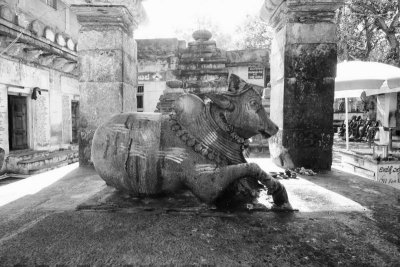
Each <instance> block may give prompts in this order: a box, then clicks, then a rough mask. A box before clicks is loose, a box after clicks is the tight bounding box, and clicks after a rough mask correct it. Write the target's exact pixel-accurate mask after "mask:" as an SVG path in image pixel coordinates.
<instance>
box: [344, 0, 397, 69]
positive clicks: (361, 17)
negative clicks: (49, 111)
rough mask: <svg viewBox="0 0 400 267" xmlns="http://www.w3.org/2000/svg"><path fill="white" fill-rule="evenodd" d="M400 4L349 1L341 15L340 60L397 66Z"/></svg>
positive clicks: (384, 0) (359, 0) (358, 0)
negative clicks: (377, 62)
mask: <svg viewBox="0 0 400 267" xmlns="http://www.w3.org/2000/svg"><path fill="white" fill-rule="evenodd" d="M399 7H400V0H380V1H372V0H347V1H346V4H345V6H344V7H343V8H341V9H340V10H339V12H338V39H339V44H338V54H339V60H340V61H342V60H355V59H357V60H368V61H379V62H385V63H388V64H392V65H396V66H398V65H399V64H400V60H399V58H400V49H399V31H398V28H399V23H400V22H399V17H400V13H399Z"/></svg>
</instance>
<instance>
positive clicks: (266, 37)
mask: <svg viewBox="0 0 400 267" xmlns="http://www.w3.org/2000/svg"><path fill="white" fill-rule="evenodd" d="M236 34H237V37H236V41H235V46H236V47H237V49H251V48H264V49H270V48H271V41H272V36H273V35H272V29H271V27H269V26H268V24H266V23H265V22H263V21H262V20H261V19H260V18H259V16H250V15H248V16H247V17H246V19H245V21H244V23H243V25H241V26H239V27H238V28H237V30H236Z"/></svg>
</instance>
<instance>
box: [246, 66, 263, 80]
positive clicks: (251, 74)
mask: <svg viewBox="0 0 400 267" xmlns="http://www.w3.org/2000/svg"><path fill="white" fill-rule="evenodd" d="M248 78H249V79H253V80H255V79H264V69H263V68H261V67H249V70H248Z"/></svg>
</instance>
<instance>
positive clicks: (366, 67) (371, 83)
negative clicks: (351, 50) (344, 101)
mask: <svg viewBox="0 0 400 267" xmlns="http://www.w3.org/2000/svg"><path fill="white" fill-rule="evenodd" d="M363 91H365V93H366V94H367V95H377V94H384V93H395V92H400V68H397V67H394V66H391V65H387V64H383V63H378V62H364V61H348V62H347V61H346V62H342V63H339V64H337V73H336V79H335V98H345V97H360V95H361V93H362V92H363Z"/></svg>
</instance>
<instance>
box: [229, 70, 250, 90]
mask: <svg viewBox="0 0 400 267" xmlns="http://www.w3.org/2000/svg"><path fill="white" fill-rule="evenodd" d="M246 85H247V83H246V81H244V80H242V79H241V78H240V77H239V76H237V75H236V74H233V73H232V74H231V75H230V76H229V85H228V91H230V92H233V93H235V92H239V91H242V90H243V89H244V87H246Z"/></svg>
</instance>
